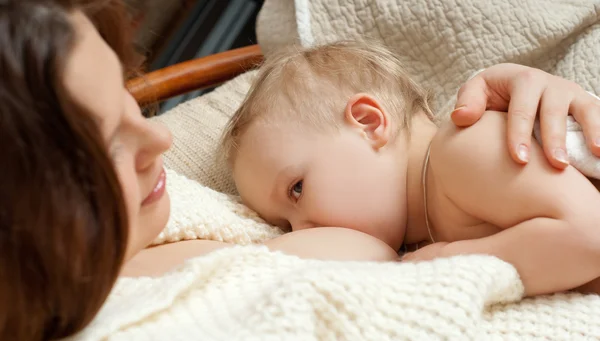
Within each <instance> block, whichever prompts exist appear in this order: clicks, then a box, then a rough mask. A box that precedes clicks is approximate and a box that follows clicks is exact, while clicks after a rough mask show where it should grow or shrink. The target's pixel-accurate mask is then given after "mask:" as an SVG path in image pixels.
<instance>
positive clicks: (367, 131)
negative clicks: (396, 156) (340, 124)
mask: <svg viewBox="0 0 600 341" xmlns="http://www.w3.org/2000/svg"><path fill="white" fill-rule="evenodd" d="M344 118H345V120H346V123H348V124H349V125H350V126H351V127H353V128H356V129H358V130H359V131H360V133H361V134H363V136H365V138H366V139H367V140H368V141H369V142H370V143H371V144H372V146H373V148H375V149H380V148H382V147H383V146H385V145H386V144H387V143H388V142H389V140H390V136H391V129H392V124H391V123H392V122H391V120H390V116H389V115H388V113H387V112H386V111H385V110H384V109H383V107H382V106H381V105H380V104H379V101H377V99H376V98H374V97H373V96H371V95H368V94H364V93H360V94H356V95H354V96H352V97H350V99H349V100H348V104H346V109H345V110H344Z"/></svg>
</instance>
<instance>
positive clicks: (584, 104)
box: [569, 89, 600, 157]
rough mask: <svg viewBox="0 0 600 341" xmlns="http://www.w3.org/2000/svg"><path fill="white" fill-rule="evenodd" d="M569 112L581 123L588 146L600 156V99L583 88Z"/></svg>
mask: <svg viewBox="0 0 600 341" xmlns="http://www.w3.org/2000/svg"><path fill="white" fill-rule="evenodd" d="M569 112H570V113H571V114H572V115H573V117H575V120H576V121H577V122H578V123H579V125H581V128H582V129H583V134H584V136H585V140H586V142H587V145H588V148H589V149H590V150H591V151H592V153H593V154H594V155H596V156H599V157H600V99H598V97H596V96H593V95H590V94H588V93H587V92H585V91H584V90H583V89H581V92H579V93H578V94H577V96H576V97H575V99H574V100H573V101H572V102H571V107H570V110H569Z"/></svg>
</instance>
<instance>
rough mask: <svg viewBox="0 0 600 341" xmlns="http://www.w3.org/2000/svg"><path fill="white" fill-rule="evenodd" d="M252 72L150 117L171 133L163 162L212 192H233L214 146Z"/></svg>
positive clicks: (242, 94)
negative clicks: (171, 138) (168, 148)
mask: <svg viewBox="0 0 600 341" xmlns="http://www.w3.org/2000/svg"><path fill="white" fill-rule="evenodd" d="M255 76H256V71H250V72H246V73H244V74H242V75H240V76H238V77H236V78H234V79H232V80H231V81H229V82H227V83H225V84H223V85H222V86H220V87H218V88H217V89H215V90H214V91H212V92H210V93H208V94H206V95H204V96H201V97H197V98H195V99H192V100H190V101H187V102H185V103H182V104H180V105H179V106H177V107H175V108H173V109H171V110H170V111H168V112H166V113H164V114H162V115H160V116H157V117H154V118H153V120H155V121H158V122H160V123H162V124H164V125H166V126H167V127H168V128H169V130H170V131H171V133H172V134H173V146H172V147H171V149H170V150H169V151H167V153H165V155H164V162H165V166H166V167H167V168H170V169H172V170H174V171H176V172H177V173H179V174H181V175H184V176H185V177H187V178H189V179H192V180H195V181H197V182H199V183H201V184H202V185H204V186H207V187H209V188H212V189H214V190H215V191H218V192H222V193H226V194H237V191H236V189H235V184H234V183H233V179H232V177H231V173H230V172H229V169H228V167H227V165H226V164H224V163H222V162H217V157H216V154H215V153H216V149H217V147H218V144H219V141H220V138H221V133H222V131H223V129H224V127H225V125H226V124H227V121H228V119H229V118H230V117H231V116H232V115H233V113H234V112H235V110H236V109H237V108H238V106H239V105H240V104H241V103H242V101H243V99H244V97H245V96H246V92H248V90H249V88H250V85H251V83H252V80H253V79H254V77H255Z"/></svg>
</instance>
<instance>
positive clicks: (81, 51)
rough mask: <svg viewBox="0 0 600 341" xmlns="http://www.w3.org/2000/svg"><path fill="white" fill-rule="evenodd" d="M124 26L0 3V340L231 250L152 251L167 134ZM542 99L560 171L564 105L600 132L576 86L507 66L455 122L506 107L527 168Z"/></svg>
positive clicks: (114, 11) (347, 242)
mask: <svg viewBox="0 0 600 341" xmlns="http://www.w3.org/2000/svg"><path fill="white" fill-rule="evenodd" d="M124 18H125V16H124V13H123V9H122V7H121V6H120V1H118V0H103V1H93V0H0V44H1V46H2V49H0V70H2V81H1V82H0V145H1V146H2V149H1V154H0V155H1V157H2V159H3V165H4V166H3V167H2V173H1V175H2V184H1V186H0V193H1V195H0V203H1V204H0V274H1V275H0V302H2V308H1V309H0V339H2V340H46V339H54V338H61V337H65V336H68V335H71V334H73V333H75V332H77V331H78V330H80V329H82V328H83V327H85V326H86V325H87V324H88V323H89V322H90V320H91V319H92V318H93V317H94V316H95V314H96V313H97V311H98V310H99V308H100V307H101V306H102V304H103V302H104V301H105V299H106V297H107V295H108V293H109V292H110V290H111V288H112V286H113V284H114V282H115V280H116V279H117V277H118V276H119V275H148V274H157V273H160V272H163V271H167V270H168V269H170V268H172V267H173V266H175V265H177V264H179V263H181V262H182V261H183V260H185V259H187V258H191V257H195V256H200V255H203V254H206V253H208V252H211V251H213V250H215V249H218V248H222V247H226V246H227V244H224V243H218V242H210V241H188V242H181V243H176V244H170V245H164V246H159V247H155V248H151V249H145V247H146V246H147V245H148V244H149V243H150V242H151V241H152V240H153V239H154V238H155V237H156V236H157V234H158V233H159V232H160V231H161V230H162V229H163V228H164V226H165V224H166V222H167V219H168V217H169V197H168V193H166V192H165V181H166V179H165V173H164V170H163V166H162V160H161V156H160V155H161V154H162V153H163V152H164V151H166V150H167V149H168V148H169V146H170V144H171V137H170V135H169V132H168V131H166V130H165V129H164V128H162V127H160V126H157V125H154V124H152V122H150V121H147V120H145V119H144V118H143V117H142V116H141V114H140V109H139V107H138V106H137V104H136V103H135V101H134V100H133V98H132V97H131V95H130V94H129V93H128V92H127V90H126V89H125V87H124V74H128V73H129V72H130V71H132V69H133V68H135V66H136V65H137V58H136V56H135V54H134V53H132V50H131V44H130V40H129V37H128V36H127V35H125V34H124V33H125V32H127V30H126V29H125V28H126V27H125V20H124ZM99 33H100V34H99ZM555 93H561V94H567V95H564V96H552V94H555ZM511 97H512V99H513V100H512V102H511V103H510V106H508V100H507V99H508V98H511ZM559 97H560V98H559ZM540 98H541V108H542V111H541V116H542V122H543V123H544V127H543V128H544V133H545V141H546V145H547V146H550V147H546V151H547V153H548V155H549V160H550V161H551V162H552V164H553V165H555V166H556V167H557V168H560V167H564V166H565V164H564V163H562V162H560V155H559V154H560V153H556V151H560V150H561V148H562V149H564V133H565V132H564V131H565V129H564V116H565V115H566V114H567V109H568V110H569V111H570V112H572V113H574V114H576V115H577V118H578V120H579V121H580V122H581V123H582V124H583V125H584V127H586V132H587V134H586V136H587V137H588V139H589V140H590V141H595V136H598V135H597V134H598V133H600V130H599V129H598V122H597V121H598V117H600V116H599V115H598V109H597V107H598V102H597V101H596V100H595V99H594V98H592V97H591V96H589V95H588V94H586V93H585V92H584V91H583V90H581V89H580V88H579V87H578V86H577V85H575V84H573V83H571V82H567V81H565V80H562V79H559V78H557V77H553V76H550V75H548V74H546V73H543V72H541V71H537V70H533V69H529V68H526V67H521V66H516V65H498V66H495V67H492V68H490V69H488V70H486V71H484V72H482V73H481V74H479V75H478V76H477V77H475V78H474V79H473V80H471V81H469V82H468V83H467V84H466V85H465V86H464V87H463V89H462V91H461V94H460V96H459V100H458V103H459V106H462V104H465V105H466V106H465V107H462V108H460V109H457V110H456V111H455V113H454V117H453V118H454V119H455V121H456V122H458V123H459V124H462V125H469V124H472V123H473V122H474V121H476V120H477V118H478V116H480V115H481V113H482V112H483V109H484V108H485V107H489V108H492V109H496V110H506V109H507V107H508V109H509V111H510V112H511V113H512V114H511V116H510V117H511V122H512V124H511V126H510V134H511V136H513V138H512V139H511V141H514V146H516V147H515V148H512V147H511V150H512V151H513V152H514V155H515V158H516V159H517V160H521V161H520V162H526V159H527V157H526V156H527V155H526V153H525V154H522V153H520V154H519V153H518V151H521V152H522V151H523V148H525V151H526V148H527V145H528V143H529V142H528V139H529V135H530V132H531V126H532V120H533V116H534V115H533V114H534V113H535V111H536V109H537V106H538V102H539V101H540ZM554 109H556V111H555V110H554ZM517 141H518V142H517ZM594 146H595V145H594ZM593 150H594V152H595V153H596V154H600V152H599V151H600V150H599V149H598V147H594V149H593ZM519 155H520V156H525V157H524V158H523V159H519V158H518V156H519ZM556 155H558V157H557V156H556ZM324 237H331V238H324ZM332 238H334V240H335V244H334V245H332V244H329V243H328V242H327V241H328V240H332ZM307 240H308V241H310V243H309V244H310V245H312V248H311V249H306V248H305V247H304V246H305V245H306V244H307V243H306V241H307ZM319 243H320V244H319ZM267 245H268V246H269V247H270V248H271V249H274V250H281V251H283V252H287V253H292V254H297V255H300V256H305V257H318V258H327V259H332V258H335V259H357V260H391V259H395V258H396V257H397V255H396V253H395V252H394V251H393V250H391V249H389V248H386V247H384V246H383V244H382V243H381V242H379V241H378V240H375V239H373V238H371V237H369V236H366V235H362V234H360V233H358V232H354V231H349V230H344V229H312V230H306V231H300V232H298V233H290V234H287V235H284V236H283V237H280V238H276V239H274V240H271V241H269V242H267ZM299 246H303V247H299ZM146 269H151V270H150V272H149V271H148V270H146ZM74 298H75V299H74ZM77 298H85V300H84V301H83V302H82V301H79V300H77ZM7 307H9V308H7Z"/></svg>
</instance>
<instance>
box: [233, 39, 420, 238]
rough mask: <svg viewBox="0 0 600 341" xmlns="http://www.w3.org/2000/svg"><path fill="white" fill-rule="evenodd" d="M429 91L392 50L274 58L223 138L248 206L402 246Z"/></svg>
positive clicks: (325, 49) (347, 49) (364, 48)
mask: <svg viewBox="0 0 600 341" xmlns="http://www.w3.org/2000/svg"><path fill="white" fill-rule="evenodd" d="M417 113H425V114H426V115H428V116H429V115H430V110H429V107H428V92H426V91H425V90H424V89H423V88H421V87H420V86H418V85H417V84H416V83H415V82H413V81H412V80H411V79H410V78H409V77H408V75H407V73H406V71H405V70H404V68H403V67H402V65H401V63H400V61H399V60H398V58H397V57H396V56H395V55H394V53H392V52H391V51H389V50H387V49H386V48H384V47H382V46H380V45H377V44H366V43H360V42H342V43H334V44H330V45H325V46H321V47H317V48H311V49H295V50H287V51H284V52H281V53H280V54H278V55H275V56H272V57H270V58H268V59H267V60H266V62H265V63H264V65H263V66H262V68H261V71H260V73H259V75H258V76H257V79H256V81H255V83H254V85H253V87H252V88H251V90H250V92H249V94H248V96H247V97H246V99H245V101H244V103H243V104H242V105H241V107H240V108H239V109H238V111H237V112H236V113H235V115H234V116H233V118H232V120H231V121H230V123H229V125H228V127H227V129H226V131H225V133H224V136H223V144H222V147H223V154H224V155H226V157H227V159H228V161H229V164H230V165H231V167H232V171H233V177H234V180H235V183H236V186H237V189H238V191H239V193H240V195H241V198H242V200H243V202H244V203H245V204H247V205H248V206H249V207H250V208H252V209H254V210H255V211H257V212H258V213H259V214H260V215H261V216H262V217H263V218H264V219H265V220H266V221H267V222H269V223H271V224H274V225H277V226H280V227H281V228H283V229H287V230H289V229H291V230H300V229H306V228H311V227H317V226H332V227H346V228H352V229H355V230H359V231H362V232H365V233H367V234H370V235H372V236H374V237H377V238H379V239H381V240H383V241H385V242H386V243H388V244H389V245H390V246H392V247H394V248H399V247H400V245H401V244H402V239H403V237H404V229H405V225H406V206H407V202H406V189H405V187H406V165H407V155H406V151H407V148H408V142H409V138H408V136H409V129H410V126H411V118H412V117H413V116H414V115H415V114H417Z"/></svg>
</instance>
